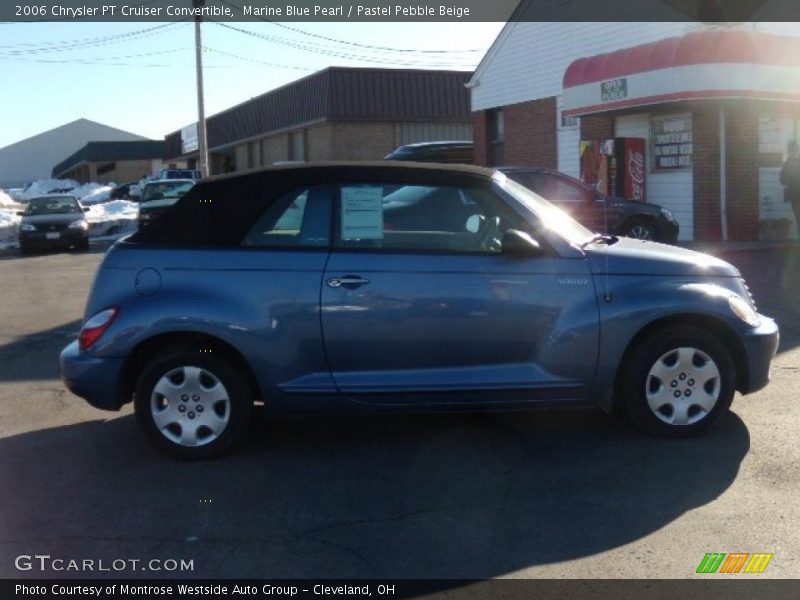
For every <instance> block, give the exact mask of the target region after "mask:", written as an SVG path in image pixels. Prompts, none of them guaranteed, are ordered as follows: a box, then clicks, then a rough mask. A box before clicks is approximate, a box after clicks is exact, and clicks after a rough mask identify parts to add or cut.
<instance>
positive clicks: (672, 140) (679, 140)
mask: <svg viewBox="0 0 800 600" xmlns="http://www.w3.org/2000/svg"><path fill="white" fill-rule="evenodd" d="M693 151H694V139H693V135H692V117H691V115H685V116H680V117H669V118H664V119H654V120H653V167H654V168H655V169H656V170H658V171H661V170H666V171H668V170H672V169H686V168H689V167H691V166H692V153H693Z"/></svg>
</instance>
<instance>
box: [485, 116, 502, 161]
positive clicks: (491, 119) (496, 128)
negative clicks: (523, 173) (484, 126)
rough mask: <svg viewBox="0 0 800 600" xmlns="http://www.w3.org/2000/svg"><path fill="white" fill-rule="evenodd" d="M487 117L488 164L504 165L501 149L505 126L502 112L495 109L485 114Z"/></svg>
mask: <svg viewBox="0 0 800 600" xmlns="http://www.w3.org/2000/svg"><path fill="white" fill-rule="evenodd" d="M487 117H488V132H487V133H488V141H489V164H490V165H492V166H494V165H502V164H504V162H505V161H504V159H503V156H504V152H503V147H504V145H505V141H506V124H505V116H504V115H503V110H502V109H500V108H497V109H495V110H490V111H489V112H488V114H487Z"/></svg>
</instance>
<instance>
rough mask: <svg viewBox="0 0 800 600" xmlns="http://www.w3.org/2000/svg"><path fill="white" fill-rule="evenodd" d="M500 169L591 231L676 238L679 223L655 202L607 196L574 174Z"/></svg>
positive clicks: (660, 239) (671, 240)
mask: <svg viewBox="0 0 800 600" xmlns="http://www.w3.org/2000/svg"><path fill="white" fill-rule="evenodd" d="M500 171H502V172H503V173H505V174H506V175H507V176H508V177H510V178H511V179H513V180H514V181H516V182H517V183H521V184H522V185H524V186H525V187H526V188H528V189H529V190H532V191H534V192H536V193H537V194H539V195H540V196H541V197H542V198H546V199H547V200H549V201H550V202H552V203H553V204H556V205H558V206H559V208H562V209H564V210H566V211H567V212H568V213H570V215H571V216H572V217H573V218H574V219H576V220H577V221H579V222H580V223H582V224H583V225H584V226H586V227H588V228H589V229H591V230H592V231H605V232H606V233H612V234H616V235H624V236H626V237H632V238H637V239H640V240H650V241H654V242H663V243H667V244H673V243H675V241H677V239H678V231H679V229H680V226H679V225H678V222H677V221H676V220H675V217H674V216H673V215H672V213H671V212H670V211H669V210H667V209H666V208H663V207H661V206H658V205H657V204H649V203H647V202H635V201H632V200H624V199H622V198H608V197H606V196H605V195H603V194H601V193H600V192H598V191H597V190H595V189H594V188H593V187H591V186H588V185H586V184H585V183H583V182H582V181H580V180H578V179H575V178H574V177H570V176H569V175H565V174H564V173H559V172H557V171H551V170H548V169H537V168H530V167H501V168H500Z"/></svg>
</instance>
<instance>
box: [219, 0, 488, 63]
mask: <svg viewBox="0 0 800 600" xmlns="http://www.w3.org/2000/svg"><path fill="white" fill-rule="evenodd" d="M218 1H219V2H221V3H222V4H226V5H227V6H229V7H230V8H233V9H235V10H238V11H239V12H241V13H242V14H244V8H242V7H241V6H239V5H238V4H234V3H232V2H229V1H228V0H218ZM258 19H259V20H260V21H263V22H264V23H269V24H271V25H275V26H276V27H280V28H282V29H286V30H288V31H293V32H294V33H299V34H301V35H305V36H308V37H312V38H317V39H320V40H325V41H326V42H332V43H334V44H343V45H346V46H353V47H356V48H363V49H365V50H380V51H382V52H399V53H409V54H410V53H414V54H457V53H475V52H484V51H485V48H468V49H464V50H427V49H424V48H422V49H421V48H396V47H392V46H375V45H371V44H361V43H359V42H351V41H350V40H343V39H339V38H333V37H328V36H325V35H322V34H319V33H312V32H310V31H305V30H303V29H300V28H298V27H292V26H290V25H286V24H285V23H279V22H277V21H272V20H270V19H267V18H264V17H258Z"/></svg>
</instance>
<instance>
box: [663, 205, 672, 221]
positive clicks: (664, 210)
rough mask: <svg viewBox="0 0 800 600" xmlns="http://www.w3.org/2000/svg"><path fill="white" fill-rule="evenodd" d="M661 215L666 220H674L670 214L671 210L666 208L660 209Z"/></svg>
mask: <svg viewBox="0 0 800 600" xmlns="http://www.w3.org/2000/svg"><path fill="white" fill-rule="evenodd" d="M661 216H662V217H664V218H665V219H667V220H668V221H674V220H675V217H674V216H673V214H672V211H671V210H669V209H666V208H662V209H661Z"/></svg>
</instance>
